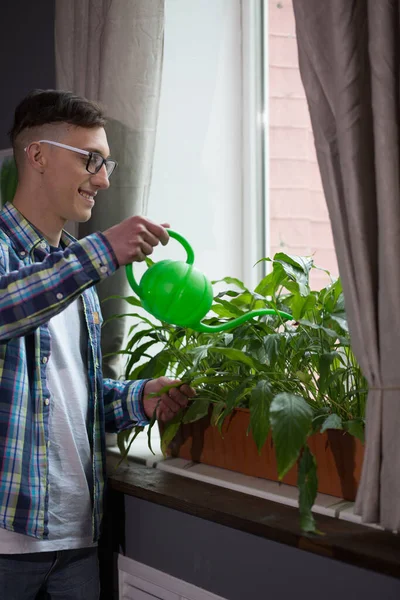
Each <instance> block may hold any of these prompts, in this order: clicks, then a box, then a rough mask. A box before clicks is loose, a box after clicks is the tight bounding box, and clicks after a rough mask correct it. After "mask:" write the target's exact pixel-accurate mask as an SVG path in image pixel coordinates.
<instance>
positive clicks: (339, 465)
mask: <svg viewBox="0 0 400 600" xmlns="http://www.w3.org/2000/svg"><path fill="white" fill-rule="evenodd" d="M249 422H250V412H249V410H246V409H236V410H235V411H234V412H233V413H232V414H231V415H230V416H229V417H227V418H226V419H225V421H224V424H223V426H222V435H221V433H220V432H219V430H218V429H217V428H216V427H212V426H211V425H210V419H209V417H204V418H203V419H201V420H199V421H196V422H194V423H189V424H185V425H182V426H181V428H180V430H179V432H178V434H177V435H176V437H175V438H174V440H173V441H172V442H171V444H170V446H169V450H168V454H169V455H170V456H174V457H176V456H179V457H181V458H185V459H187V460H193V461H195V462H200V463H204V464H207V465H212V466H215V467H222V468H223V469H229V470H231V471H237V472H239V473H244V474H245V475H251V476H253V477H261V478H263V479H270V480H272V481H278V473H277V467H276V459H275V452H274V448H273V442H272V438H271V435H270V436H269V437H268V439H267V441H266V443H265V444H264V446H263V448H262V450H261V454H259V453H258V451H257V447H256V444H255V442H254V440H253V437H252V435H251V433H247V432H248V430H249ZM308 445H309V447H310V450H311V452H312V453H313V454H314V456H315V459H316V461H317V470H318V491H319V492H321V493H323V494H330V495H331V496H336V497H337V498H343V499H345V500H350V501H352V500H354V499H355V496H356V493H357V487H358V483H359V480H360V476H361V466H362V461H363V456H364V446H363V444H362V443H361V442H360V441H359V440H358V439H356V438H354V437H353V436H351V435H350V434H348V433H345V432H343V431H341V430H337V429H330V430H328V431H326V432H325V433H317V434H315V435H313V436H311V437H310V438H309V441H308ZM283 483H287V484H288V485H293V486H295V485H297V466H296V465H295V466H294V467H293V468H292V469H291V470H290V471H289V472H288V473H287V475H286V476H285V477H284V478H283Z"/></svg>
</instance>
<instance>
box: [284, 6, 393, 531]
mask: <svg viewBox="0 0 400 600" xmlns="http://www.w3.org/2000/svg"><path fill="white" fill-rule="evenodd" d="M293 6H294V11H295V19H296V32H297V44H298V53H299V64H300V72H301V77H302V80H303V84H304V88H305V91H306V96H307V101H308V106H309V110H310V115H311V121H312V127H313V133H314V138H315V146H316V150H317V157H318V162H319V168H320V171H321V177H322V182H323V187H324V193H325V196H326V201H327V204H328V209H329V213H330V218H331V223H332V230H333V237H334V241H335V247H336V252H337V257H338V264H339V271H340V275H341V278H342V280H343V289H344V296H345V303H346V311H347V314H348V320H349V327H350V333H351V339H352V346H353V349H354V352H355V354H356V357H357V359H358V360H359V362H360V365H361V368H362V370H363V372H364V374H365V376H366V378H367V380H368V384H369V387H370V391H369V395H368V401H367V418H366V448H365V458H364V464H363V471H362V478H361V483H360V487H359V491H358V495H357V500H356V506H355V512H356V514H359V515H361V516H362V520H363V521H364V522H371V523H380V524H381V525H382V526H383V527H384V528H387V529H390V530H400V501H399V499H400V366H399V365H400V311H399V302H400V269H399V257H400V178H399V175H400V168H399V167H400V164H399V158H400V157H399V150H400V148H399V135H400V111H399V108H400V107H399V100H400V96H399V92H400V60H399V59H400V28H399V26H400V15H399V3H398V1H393V0H379V1H377V0H334V1H332V0H293Z"/></svg>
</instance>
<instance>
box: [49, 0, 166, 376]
mask: <svg viewBox="0 0 400 600" xmlns="http://www.w3.org/2000/svg"><path fill="white" fill-rule="evenodd" d="M163 42H164V0H56V20H55V47H56V74H57V87H58V88H59V89H66V90H70V91H73V92H75V93H77V94H80V95H83V96H86V97H87V98H90V99H91V100H96V101H99V102H101V103H102V104H103V105H104V106H105V107H106V112H107V115H108V117H109V123H108V125H107V127H106V130H107V136H108V141H109V145H110V148H111V154H112V156H113V158H115V159H116V160H117V161H118V163H119V166H118V169H117V170H116V171H115V173H114V174H113V176H112V180H111V187H110V188H109V190H107V191H106V192H101V193H100V195H99V196H98V202H97V204H96V207H95V210H94V211H93V216H92V219H91V220H90V221H89V222H88V223H86V224H83V225H81V226H80V227H79V231H76V230H75V233H76V234H77V235H78V237H82V236H85V235H87V234H89V233H91V232H94V231H99V230H100V231H101V230H104V229H107V228H108V227H110V226H111V225H114V224H115V223H118V222H119V221H121V220H122V219H124V218H126V217H129V216H131V215H134V214H145V213H146V209H147V200H148V194H149V187H150V181H151V172H152V164H153V153H154V144H155V135H156V126H157V115H158V105H159V97H160V85H161V71H162V61H163ZM129 289H130V288H128V286H127V283H126V279H125V272H124V269H119V271H118V272H117V273H116V274H115V275H113V276H112V277H110V278H109V279H107V280H106V281H104V282H103V283H102V284H101V285H99V289H98V291H99V295H100V298H101V299H102V300H104V298H107V297H109V296H111V295H114V294H119V295H126V294H128V293H129ZM126 306H127V305H126V303H124V302H121V301H117V300H112V301H107V302H103V305H102V308H103V315H104V318H105V319H107V318H108V317H109V316H111V315H113V314H116V313H122V312H126ZM124 334H125V324H124V321H123V320H115V321H113V322H112V323H110V324H109V325H106V326H105V328H104V329H103V337H102V339H103V341H102V346H103V354H107V353H112V352H115V351H118V350H120V349H121V344H122V342H123V339H124ZM103 368H104V374H105V376H107V377H113V378H118V377H119V376H120V375H121V361H120V360H119V359H118V358H117V357H113V358H105V359H104V365H103Z"/></svg>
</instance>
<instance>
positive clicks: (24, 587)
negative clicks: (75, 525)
mask: <svg viewBox="0 0 400 600" xmlns="http://www.w3.org/2000/svg"><path fill="white" fill-rule="evenodd" d="M99 595H100V584H99V565H98V558H97V548H80V549H79V550H59V551H57V552H33V553H29V554H0V600H98V598H99Z"/></svg>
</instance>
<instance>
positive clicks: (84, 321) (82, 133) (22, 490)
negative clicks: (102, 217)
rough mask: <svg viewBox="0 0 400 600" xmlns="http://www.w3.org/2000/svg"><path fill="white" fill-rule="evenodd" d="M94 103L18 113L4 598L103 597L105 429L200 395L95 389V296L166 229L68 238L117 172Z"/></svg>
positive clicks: (67, 97) (1, 363) (28, 106)
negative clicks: (70, 225) (68, 226)
mask: <svg viewBox="0 0 400 600" xmlns="http://www.w3.org/2000/svg"><path fill="white" fill-rule="evenodd" d="M104 125H105V118H104V115H103V113H102V111H101V109H100V107H99V106H98V105H96V104H95V103H93V102H90V101H88V100H86V99H84V98H80V97H77V96H75V95H73V94H72V93H68V92H59V91H53V90H47V91H41V90H36V91H34V92H32V93H31V94H29V95H28V96H27V97H26V98H25V99H24V100H23V101H22V102H21V103H20V105H19V106H18V107H17V109H16V112H15V120H14V125H13V128H12V131H11V141H12V145H13V149H14V155H15V160H16V163H17V168H18V180H19V181H18V188H17V191H16V194H15V197H14V200H13V204H7V205H6V206H5V207H4V208H3V209H2V211H1V212H0V461H1V462H0V465H1V466H0V473H1V479H0V590H1V591H0V596H1V598H6V599H7V600H14V599H15V600H28V598H29V599H34V598H39V597H40V598H42V597H46V598H49V597H50V598H53V597H54V598H57V599H59V600H67V599H71V600H72V599H73V600H79V599H85V600H91V599H95V598H98V594H99V584H98V566H97V551H96V544H97V540H98V537H99V531H100V524H101V514H102V500H103V487H104V479H105V443H104V437H105V431H106V430H107V431H121V430H122V429H126V428H129V427H132V426H133V425H135V424H138V425H145V424H147V423H148V422H149V419H150V418H151V417H152V415H153V412H154V410H155V409H156V408H157V411H158V412H157V416H158V418H159V419H162V420H169V419H171V418H172V417H173V416H174V415H175V414H176V412H177V411H178V410H179V409H180V408H181V407H184V406H185V405H186V404H187V402H188V399H189V398H190V397H192V396H193V395H194V391H193V390H192V389H191V388H189V387H188V386H186V385H182V386H181V387H180V388H174V389H172V390H171V391H170V392H169V393H168V394H162V395H161V396H160V395H159V396H157V394H158V392H160V391H161V389H162V388H163V387H165V385H166V383H169V382H172V381H171V380H168V379H167V378H165V377H161V378H159V379H155V380H150V381H148V380H144V381H129V382H128V381H127V382H121V381H113V380H110V379H103V377H102V372H101V354H100V327H101V312H100V307H99V302H98V298H97V295H96V292H95V289H94V285H95V284H97V283H99V282H100V281H101V280H102V279H103V278H105V277H109V276H110V275H112V274H113V273H114V272H115V270H116V269H117V268H118V267H122V266H123V265H126V264H128V263H131V262H133V261H142V260H144V258H145V257H146V256H148V255H149V254H151V253H152V251H153V248H154V247H155V246H157V245H158V244H159V243H160V242H161V243H162V244H166V243H167V242H168V233H167V231H166V229H165V227H167V225H166V224H164V226H162V225H158V224H156V223H153V222H151V221H150V220H148V219H146V218H144V217H132V218H129V219H126V220H125V221H123V222H121V223H120V224H118V225H116V226H114V227H111V228H110V229H108V230H106V231H104V232H103V233H95V234H92V235H89V236H87V237H86V238H84V239H82V240H80V241H76V240H75V239H74V238H73V237H72V236H70V235H69V234H67V233H66V232H65V231H63V227H64V225H65V223H66V222H67V221H78V222H84V221H87V220H88V219H89V218H90V216H91V212H92V208H93V206H94V204H95V202H96V201H97V192H98V191H100V190H103V189H106V188H108V187H109V185H110V177H111V175H112V172H113V170H114V169H115V167H116V163H115V162H114V161H113V160H112V159H111V158H109V154H110V150H109V147H108V144H107V136H106V133H105V130H104Z"/></svg>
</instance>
